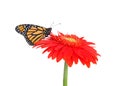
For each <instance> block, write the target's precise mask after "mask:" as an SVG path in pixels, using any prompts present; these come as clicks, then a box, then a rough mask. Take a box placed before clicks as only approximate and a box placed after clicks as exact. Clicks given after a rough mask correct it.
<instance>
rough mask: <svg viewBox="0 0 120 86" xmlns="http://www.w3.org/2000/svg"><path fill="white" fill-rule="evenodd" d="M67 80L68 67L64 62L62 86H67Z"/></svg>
mask: <svg viewBox="0 0 120 86" xmlns="http://www.w3.org/2000/svg"><path fill="white" fill-rule="evenodd" d="M67 78H68V65H67V64H66V62H65V63H64V74H63V86H67Z"/></svg>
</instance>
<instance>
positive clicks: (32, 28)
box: [15, 24, 52, 45]
mask: <svg viewBox="0 0 120 86" xmlns="http://www.w3.org/2000/svg"><path fill="white" fill-rule="evenodd" d="M15 30H16V31H17V32H18V33H20V34H21V35H23V36H24V37H25V39H26V41H27V43H28V44H29V45H34V44H35V43H36V42H37V41H39V40H41V39H44V38H45V37H47V36H48V35H50V33H51V30H52V28H45V27H42V26H38V25H34V24H21V25H18V26H16V28H15Z"/></svg>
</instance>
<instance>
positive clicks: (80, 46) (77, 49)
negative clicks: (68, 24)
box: [35, 33, 100, 68]
mask: <svg viewBox="0 0 120 86" xmlns="http://www.w3.org/2000/svg"><path fill="white" fill-rule="evenodd" d="M90 45H94V43H92V42H87V41H86V40H84V39H83V37H81V38H79V37H77V36H76V35H64V34H62V33H59V34H58V35H54V34H51V35H50V37H48V38H47V39H43V40H40V41H38V42H37V43H35V46H37V47H41V48H46V49H45V50H44V51H43V53H44V52H46V51H48V52H50V53H49V55H48V58H50V57H51V58H52V59H55V58H56V61H57V62H59V61H60V60H61V59H64V60H65V61H66V63H67V64H68V66H70V67H71V66H72V64H73V62H74V63H75V64H77V63H78V60H80V61H81V63H82V64H83V65H86V66H87V67H88V68H89V67H90V62H92V63H94V64H96V61H97V60H98V59H97V56H100V55H99V54H98V53H97V51H96V50H95V49H94V48H93V47H92V46H90Z"/></svg>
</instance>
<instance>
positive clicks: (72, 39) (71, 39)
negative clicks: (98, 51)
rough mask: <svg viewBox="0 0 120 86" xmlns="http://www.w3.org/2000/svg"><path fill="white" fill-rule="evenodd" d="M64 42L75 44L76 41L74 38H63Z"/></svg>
mask: <svg viewBox="0 0 120 86" xmlns="http://www.w3.org/2000/svg"><path fill="white" fill-rule="evenodd" d="M64 39H65V40H67V41H69V42H76V40H75V39H74V38H71V37H69V38H68V37H65V38H64Z"/></svg>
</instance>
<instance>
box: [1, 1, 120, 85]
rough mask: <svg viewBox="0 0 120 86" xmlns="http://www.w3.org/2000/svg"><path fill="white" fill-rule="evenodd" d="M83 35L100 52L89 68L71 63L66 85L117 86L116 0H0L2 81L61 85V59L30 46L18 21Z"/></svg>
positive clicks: (119, 15) (119, 13)
mask: <svg viewBox="0 0 120 86" xmlns="http://www.w3.org/2000/svg"><path fill="white" fill-rule="evenodd" d="M53 21H54V23H55V24H57V23H61V25H57V26H55V27H53V30H52V31H53V32H54V33H56V32H57V31H61V32H63V33H65V34H66V33H69V34H76V35H78V36H79V37H81V36H84V37H85V39H87V40H88V41H92V42H95V43H96V49H97V51H98V52H99V53H100V54H101V57H98V58H99V60H98V63H97V65H94V64H92V65H91V68H87V67H86V66H83V65H82V64H81V63H80V62H79V64H78V65H75V64H73V66H72V67H71V68H69V80H68V86H89V85H90V86H120V31H119V29H120V1H119V0H1V1H0V86H62V77H63V76H62V75H63V65H64V61H63V60H62V61H60V62H59V63H57V62H56V61H55V60H51V59H48V58H47V53H45V54H42V53H41V52H42V50H41V49H35V48H32V47H31V46H29V45H28V44H27V43H26V41H25V39H24V37H22V36H21V35H20V34H18V33H17V32H16V31H15V26H16V25H19V24H25V23H27V24H37V25H41V26H44V27H50V25H51V24H52V22H53Z"/></svg>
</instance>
